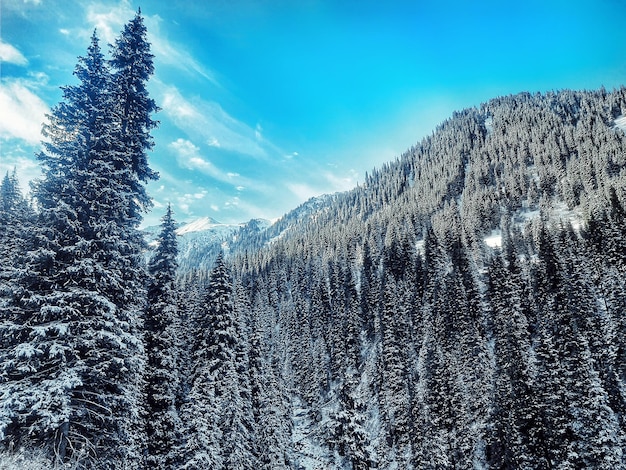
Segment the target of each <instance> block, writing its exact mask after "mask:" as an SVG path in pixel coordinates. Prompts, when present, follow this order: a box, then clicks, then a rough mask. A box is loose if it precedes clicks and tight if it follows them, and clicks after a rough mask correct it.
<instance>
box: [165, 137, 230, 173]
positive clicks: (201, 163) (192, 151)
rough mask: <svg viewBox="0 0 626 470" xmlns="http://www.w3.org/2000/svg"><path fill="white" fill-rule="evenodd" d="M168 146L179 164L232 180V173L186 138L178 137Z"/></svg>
mask: <svg viewBox="0 0 626 470" xmlns="http://www.w3.org/2000/svg"><path fill="white" fill-rule="evenodd" d="M168 147H169V148H170V149H171V150H172V151H173V152H174V154H175V155H176V159H177V161H178V164H179V165H180V166H182V167H183V168H186V169H188V170H198V171H201V172H202V173H204V174H206V175H208V176H210V177H212V178H215V179H217V180H220V181H231V180H232V177H231V174H230V173H224V172H223V171H221V170H220V169H219V168H217V167H216V166H215V165H214V164H213V163H211V162H210V161H209V160H207V159H206V158H204V157H203V156H202V155H201V154H200V148H199V147H197V146H196V145H194V144H193V142H191V141H189V140H186V139H177V140H175V141H174V142H172V143H170V144H169V145H168Z"/></svg>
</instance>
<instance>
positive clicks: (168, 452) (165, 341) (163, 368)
mask: <svg viewBox="0 0 626 470" xmlns="http://www.w3.org/2000/svg"><path fill="white" fill-rule="evenodd" d="M157 243H158V245H157V247H156V250H155V252H154V254H153V255H152V258H151V259H150V262H149V263H148V274H149V276H150V278H149V282H148V307H147V310H146V315H145V334H144V337H145V349H146V356H147V361H148V362H147V368H146V374H145V375H146V385H147V388H146V394H145V395H146V431H147V438H148V461H147V463H148V466H150V467H152V468H171V467H173V466H175V465H176V463H177V456H176V450H177V448H178V446H179V444H180V440H181V433H182V422H181V420H180V418H179V416H178V410H177V409H176V404H177V403H176V402H177V397H178V394H179V388H180V377H179V372H178V370H179V367H180V361H179V354H178V340H177V337H176V335H177V328H178V327H179V318H178V291H177V287H176V269H177V266H178V263H177V261H176V256H177V254H178V243H177V240H176V223H175V221H174V219H173V217H172V209H171V206H169V205H168V207H167V212H166V213H165V215H164V216H163V219H162V224H161V233H160V234H159V237H158V239H157Z"/></svg>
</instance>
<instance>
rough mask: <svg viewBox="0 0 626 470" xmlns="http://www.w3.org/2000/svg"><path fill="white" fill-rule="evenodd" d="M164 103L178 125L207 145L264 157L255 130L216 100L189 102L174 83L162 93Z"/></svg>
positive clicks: (264, 154) (164, 106)
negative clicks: (233, 115)
mask: <svg viewBox="0 0 626 470" xmlns="http://www.w3.org/2000/svg"><path fill="white" fill-rule="evenodd" d="M160 102H161V106H162V108H163V110H164V111H165V113H166V114H168V115H169V117H171V119H172V121H173V122H174V124H176V126H177V127H178V128H180V129H181V130H183V131H185V133H187V134H188V135H190V136H191V137H192V138H194V140H195V139H197V140H200V141H203V142H207V145H210V146H212V147H219V148H221V149H224V150H229V151H234V152H238V153H241V154H244V155H248V156H252V157H256V158H265V157H267V153H266V151H265V149H264V148H263V147H262V146H261V145H260V143H259V142H258V141H257V137H256V129H252V128H251V127H250V126H248V125H246V124H244V123H242V122H241V121H238V120H237V119H235V118H234V117H232V116H231V115H230V114H228V113H227V112H226V111H224V110H223V109H222V107H221V106H220V105H219V104H217V103H215V102H208V101H204V100H202V99H194V102H193V104H192V103H191V102H190V101H188V100H187V99H186V98H185V97H183V95H182V94H181V93H180V91H179V90H178V89H177V88H176V87H174V86H167V87H165V89H164V90H163V92H162V97H161V100H160Z"/></svg>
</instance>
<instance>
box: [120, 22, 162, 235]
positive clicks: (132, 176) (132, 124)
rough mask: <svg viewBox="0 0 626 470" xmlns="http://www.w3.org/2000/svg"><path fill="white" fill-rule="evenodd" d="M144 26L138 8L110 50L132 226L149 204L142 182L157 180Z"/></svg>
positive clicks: (153, 106)
mask: <svg viewBox="0 0 626 470" xmlns="http://www.w3.org/2000/svg"><path fill="white" fill-rule="evenodd" d="M153 58H154V56H153V55H152V54H151V53H150V43H149V42H148V40H147V29H146V26H145V24H144V21H143V17H142V16H141V9H139V10H138V11H137V14H136V15H135V17H134V18H133V19H132V20H131V21H129V22H128V23H127V24H126V25H125V26H124V28H123V30H122V32H121V34H120V36H119V37H118V38H117V39H116V40H115V44H114V45H113V47H112V50H111V60H110V62H109V63H110V66H111V69H112V72H113V76H112V81H111V82H112V90H111V97H112V101H113V103H114V106H115V109H114V116H115V125H116V126H115V140H114V142H115V146H116V148H117V150H118V152H117V156H118V157H119V160H117V161H116V162H115V166H116V169H117V170H119V171H122V172H124V175H125V177H126V178H127V181H126V183H127V184H128V193H127V195H128V197H129V200H128V205H129V208H128V209H129V211H128V214H127V221H126V223H127V224H128V225H129V226H133V227H136V226H138V225H139V223H140V222H141V214H142V213H143V212H145V210H146V209H149V208H150V207H151V206H152V202H151V200H150V198H149V197H148V195H147V193H146V189H145V186H144V185H143V183H147V182H148V181H149V180H156V179H158V177H159V175H158V173H156V172H155V171H154V170H152V169H151V168H150V166H149V165H148V156H147V152H148V151H149V150H151V149H152V147H153V146H154V141H153V139H152V136H151V134H150V131H151V130H153V129H154V128H155V127H157V126H158V121H155V120H153V119H152V117H151V115H152V114H153V113H156V112H157V111H159V108H158V106H157V105H156V103H155V101H154V100H153V99H152V98H150V95H149V93H148V90H147V83H148V80H149V79H150V77H151V76H152V74H153V73H154V65H153Z"/></svg>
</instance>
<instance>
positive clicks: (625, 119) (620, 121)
mask: <svg viewBox="0 0 626 470" xmlns="http://www.w3.org/2000/svg"><path fill="white" fill-rule="evenodd" d="M614 122H615V127H616V128H617V129H621V130H622V131H624V132H626V116H619V117H617V118H615V121H614Z"/></svg>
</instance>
